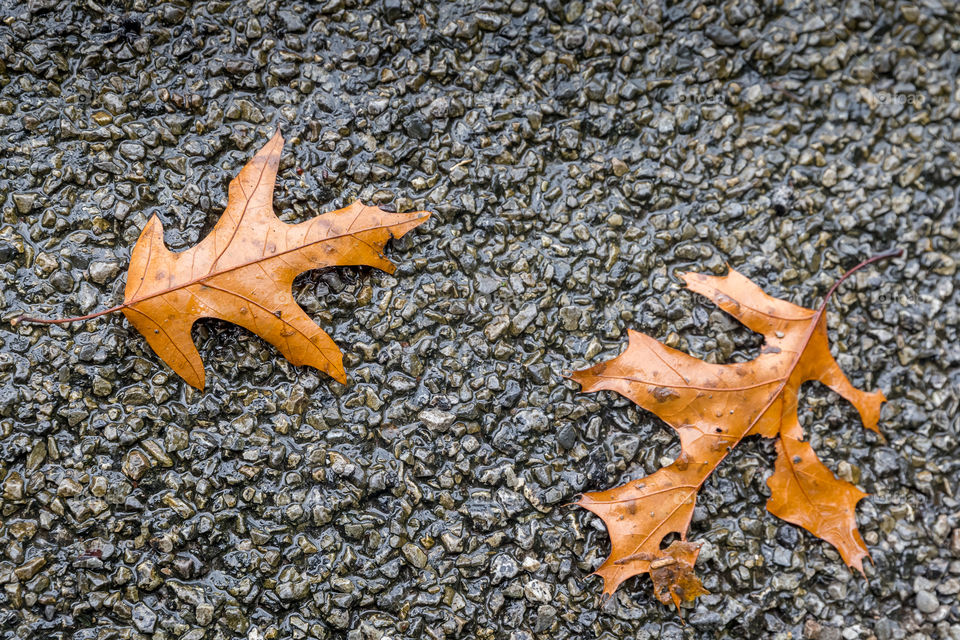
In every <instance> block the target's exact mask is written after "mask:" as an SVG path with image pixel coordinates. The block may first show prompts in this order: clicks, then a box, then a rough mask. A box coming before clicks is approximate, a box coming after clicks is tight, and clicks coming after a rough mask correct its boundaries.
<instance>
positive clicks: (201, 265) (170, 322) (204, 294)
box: [19, 129, 430, 389]
mask: <svg viewBox="0 0 960 640" xmlns="http://www.w3.org/2000/svg"><path fill="white" fill-rule="evenodd" d="M282 149H283V137H282V136H281V135H280V131H279V129H278V130H277V132H276V133H275V134H274V136H273V137H272V138H271V139H270V141H269V142H267V143H266V144H265V145H264V146H263V148H262V149H260V151H258V152H257V154H256V155H255V156H254V157H253V159H251V160H250V161H249V162H248V163H247V164H246V166H245V167H244V168H243V169H242V170H241V171H240V173H239V174H238V175H237V176H236V177H235V178H234V179H233V180H231V181H230V187H229V192H228V200H227V208H226V210H224V212H223V215H222V216H221V217H220V219H219V220H218V221H217V224H216V225H215V226H214V228H213V230H212V231H211V232H210V234H209V235H207V236H206V237H205V238H204V239H203V240H201V241H200V243H199V244H197V245H196V246H194V247H192V248H190V249H187V250H186V251H182V252H180V253H173V252H171V251H169V250H168V249H167V248H166V246H165V245H164V242H163V227H162V225H161V224H160V220H159V218H157V217H156V216H153V217H152V218H150V220H149V222H147V224H146V226H145V227H144V229H143V231H142V232H141V234H140V238H139V239H138V240H137V244H136V245H135V246H134V248H133V254H132V256H131V258H130V267H129V269H128V272H127V284H126V289H125V291H124V300H123V304H121V305H117V306H116V307H113V308H111V309H107V310H104V311H100V312H98V313H93V314H90V315H87V316H81V317H78V318H63V319H57V320H43V319H39V318H20V319H19V321H21V322H44V323H63V322H73V321H78V320H87V319H90V318H94V317H97V316H100V315H103V314H105V313H110V312H113V311H122V312H123V314H124V315H125V316H126V317H127V319H128V320H129V321H130V323H131V324H132V325H133V326H134V327H136V329H137V330H138V331H139V332H140V333H141V334H143V336H144V338H146V340H147V343H148V344H149V345H150V346H151V347H152V348H153V350H154V351H155V352H156V353H157V355H159V356H160V357H161V358H162V359H163V361H164V362H166V363H167V364H168V365H169V366H170V368H171V369H173V370H174V371H176V372H177V373H178V374H179V375H180V376H181V377H182V378H183V379H184V380H186V381H187V382H188V383H189V384H191V385H192V386H194V387H196V388H198V389H203V387H204V382H205V375H204V370H203V361H202V360H201V358H200V353H199V352H198V351H197V349H196V347H195V346H194V344H193V339H192V337H191V335H190V331H191V328H192V327H193V324H194V323H195V322H196V321H197V320H199V319H200V318H219V319H221V320H226V321H228V322H232V323H234V324H238V325H240V326H242V327H245V328H247V329H249V330H250V331H252V332H254V333H255V334H257V335H259V336H260V337H262V338H263V339H264V340H266V341H267V342H269V343H270V344H272V345H273V346H275V347H276V348H277V349H279V350H280V353H282V354H283V356H284V357H285V358H286V359H287V360H289V361H290V362H292V363H293V364H295V365H309V366H311V367H314V368H316V369H319V370H321V371H323V372H325V373H327V374H328V375H330V376H331V377H333V378H334V379H335V380H337V381H339V382H346V379H347V376H346V372H345V371H344V369H343V354H342V353H341V352H340V349H339V348H338V347H337V345H336V344H335V343H334V342H333V340H332V339H331V338H330V336H329V335H327V333H326V332H325V331H324V330H323V329H321V328H320V327H319V326H317V324H316V323H314V322H313V320H311V319H310V317H309V316H308V315H307V314H306V313H305V312H304V311H303V309H301V308H300V306H299V305H298V304H297V303H296V301H295V300H294V299H293V295H292V286H293V280H294V278H296V277H297V276H298V275H300V274H301V273H303V272H305V271H309V270H311V269H319V268H321V267H329V266H334V265H340V266H343V265H368V266H371V267H377V268H379V269H382V270H384V271H387V272H389V273H393V272H394V270H395V267H394V266H393V264H392V263H391V262H390V261H389V260H388V259H387V258H386V257H385V256H384V255H383V249H384V246H385V245H386V243H387V241H388V240H389V239H390V238H399V237H401V236H403V235H404V234H405V233H406V232H408V231H410V230H411V229H413V228H414V227H416V226H418V225H420V224H422V223H423V222H425V221H426V220H427V218H428V217H429V216H430V214H429V213H428V212H426V211H417V212H413V213H390V212H387V211H384V210H382V209H380V208H378V207H368V206H364V205H363V204H361V203H360V202H359V201H356V202H354V203H353V204H351V205H350V206H348V207H345V208H343V209H338V210H337V211H332V212H330V213H324V214H322V215H319V216H317V217H315V218H312V219H310V220H307V221H305V222H301V223H299V224H287V223H285V222H283V221H281V220H280V219H279V218H278V217H277V216H276V214H275V213H274V210H273V190H274V185H275V183H276V178H277V169H278V167H279V165H280V152H281V150H282Z"/></svg>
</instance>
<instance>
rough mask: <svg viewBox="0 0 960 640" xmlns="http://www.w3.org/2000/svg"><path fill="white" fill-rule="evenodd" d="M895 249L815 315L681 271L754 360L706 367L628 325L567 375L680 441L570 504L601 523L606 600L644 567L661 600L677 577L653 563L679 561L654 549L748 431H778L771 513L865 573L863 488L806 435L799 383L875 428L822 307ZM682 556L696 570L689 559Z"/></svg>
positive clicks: (687, 516)
mask: <svg viewBox="0 0 960 640" xmlns="http://www.w3.org/2000/svg"><path fill="white" fill-rule="evenodd" d="M899 254H900V253H899V252H894V253H889V254H883V255H879V256H875V257H874V258H871V259H870V260H867V261H865V262H863V263H861V264H860V265H858V266H857V267H855V268H854V269H852V270H851V271H849V272H848V273H847V274H846V275H844V276H843V278H841V279H840V280H839V281H837V283H836V284H835V285H834V286H833V288H831V289H830V291H829V293H828V294H827V296H826V297H825V298H824V301H823V303H822V304H821V305H820V307H819V309H817V310H812V309H806V308H804V307H800V306H797V305H795V304H792V303H790V302H786V301H784V300H779V299H777V298H773V297H771V296H769V295H767V294H766V293H764V292H763V291H762V290H761V289H760V288H759V287H758V286H757V285H755V284H754V283H753V282H751V281H750V280H748V279H747V278H745V277H744V276H742V275H740V274H739V273H737V272H736V271H734V270H732V269H731V270H730V271H729V273H728V274H727V275H725V276H723V277H715V276H708V275H703V274H697V273H688V274H685V275H684V276H683V279H684V281H685V282H686V285H687V288H689V289H690V290H692V291H695V292H697V293H699V294H701V295H703V296H705V297H706V298H709V299H710V300H712V301H713V302H714V303H716V304H717V305H718V306H719V307H720V308H721V309H723V310H724V311H726V312H727V313H729V314H730V315H732V316H733V317H734V318H736V319H737V320H739V321H740V322H742V323H743V324H744V325H746V326H747V327H749V328H750V329H752V330H753V331H756V332H757V333H760V334H762V335H763V336H764V339H765V344H764V347H763V348H762V350H761V353H760V355H759V356H758V357H757V358H755V359H754V360H751V361H749V362H744V363H737V364H710V363H707V362H704V361H703V360H699V359H697V358H694V357H692V356H689V355H687V354H685V353H683V352H681V351H677V350H676V349H671V348H670V347H667V346H665V345H663V344H661V343H660V342H658V341H657V340H655V339H653V338H651V337H650V336H647V335H644V334H642V333H638V332H636V331H628V333H629V346H628V347H627V349H626V351H624V352H623V353H622V354H621V355H619V356H617V357H616V358H613V359H612V360H609V361H607V362H602V363H600V364H597V365H595V366H593V367H590V368H589V369H584V370H582V371H577V372H575V373H573V374H572V375H571V378H572V379H573V380H574V381H575V382H577V383H579V384H580V385H581V386H582V387H583V391H584V392H592V391H600V390H609V391H616V392H617V393H619V394H621V395H623V396H625V397H627V398H629V399H630V400H632V401H633V402H635V403H637V404H638V405H640V406H641V407H643V408H644V409H647V410H648V411H651V412H652V413H654V414H656V415H657V416H659V417H660V418H661V419H662V420H664V421H665V422H667V423H668V424H669V425H670V426H672V427H673V428H674V429H675V430H676V431H677V434H678V435H679V437H680V445H681V451H680V454H679V456H678V457H677V459H676V460H675V461H674V462H673V463H672V464H670V465H669V466H667V467H664V468H662V469H660V470H659V471H657V472H656V473H654V474H652V475H650V476H647V477H645V478H641V479H639V480H634V481H632V482H629V483H627V484H625V485H622V486H620V487H617V488H615V489H610V490H608V491H597V492H591V493H586V494H584V495H583V496H582V497H581V498H580V500H579V501H578V502H577V503H576V504H578V505H580V506H581V507H584V508H586V509H589V510H590V511H592V512H593V513H595V514H596V515H598V516H599V517H600V518H602V519H603V522H604V524H605V525H606V527H607V532H608V534H609V535H610V541H611V547H612V550H611V552H610V556H609V557H608V558H607V560H606V561H605V562H604V563H603V564H602V565H601V566H600V568H599V569H597V571H596V574H598V575H600V576H601V577H602V578H603V580H604V589H603V591H604V594H605V595H606V596H609V595H612V594H613V593H614V591H616V589H617V587H618V586H619V585H620V584H621V583H622V582H623V581H624V580H626V579H627V578H630V577H632V576H635V575H639V574H643V573H650V574H651V577H653V578H654V586H655V589H656V592H657V596H658V598H659V599H660V600H661V601H663V600H664V594H666V593H668V592H669V591H670V586H669V584H668V585H666V586H665V585H664V580H665V579H669V580H673V579H674V578H672V577H670V576H666V577H665V576H660V577H657V576H656V575H655V573H656V569H657V566H658V565H657V563H658V562H660V561H662V560H663V559H668V560H675V558H674V557H675V556H676V552H675V551H674V552H670V551H669V549H670V547H668V549H667V550H661V543H662V542H663V540H664V538H665V537H666V536H667V535H668V534H671V533H675V534H678V535H679V536H680V541H681V542H683V543H684V544H687V543H686V540H687V532H688V530H689V528H690V520H691V518H692V517H693V509H694V505H695V503H696V497H697V492H698V491H699V489H700V487H701V486H702V485H703V483H704V482H705V481H706V479H707V478H708V477H709V476H710V474H711V473H713V471H714V470H715V469H716V468H717V466H718V465H719V464H720V462H721V461H722V460H723V459H724V458H725V457H726V456H727V454H728V453H729V452H730V451H731V450H732V449H733V448H734V447H735V446H736V445H737V444H738V443H739V442H740V441H741V440H742V439H743V438H745V437H746V436H749V435H760V436H764V437H767V438H774V437H778V438H779V439H778V441H777V452H778V457H777V461H776V468H775V471H774V473H773V475H772V476H771V477H770V478H769V480H768V483H767V484H768V485H769V487H770V490H771V492H772V495H771V496H770V499H769V500H768V502H767V509H768V510H769V511H770V512H771V513H773V514H774V515H776V516H778V517H780V518H782V519H784V520H786V521H788V522H791V523H794V524H797V525H800V526H802V527H804V528H805V529H807V530H808V531H810V532H811V533H813V534H814V535H816V536H818V537H819V538H822V539H824V540H826V541H827V542H829V543H830V544H832V545H833V546H834V547H836V548H837V550H838V551H839V552H840V555H841V556H842V557H843V560H844V561H845V562H846V563H847V564H848V565H849V566H851V567H854V568H856V569H857V570H859V571H860V572H861V573H862V572H863V558H864V557H869V553H868V552H867V548H866V545H865V544H864V542H863V539H862V538H861V537H860V533H859V532H858V531H857V525H856V514H855V509H856V505H857V502H858V501H859V500H860V499H861V498H863V497H864V496H865V495H866V494H864V493H863V492H862V491H860V490H859V489H857V488H856V487H854V486H853V485H852V484H850V483H848V482H846V481H844V480H840V479H838V478H837V477H835V476H834V475H833V473H831V472H830V470H829V469H827V468H826V467H825V466H824V465H823V463H822V462H820V460H819V459H818V458H817V457H816V454H814V452H813V449H812V448H811V447H810V445H809V444H807V443H806V442H803V432H802V430H801V428H800V423H799V420H798V416H797V397H798V393H799V391H800V386H801V385H802V384H803V383H804V382H806V381H808V380H818V381H820V382H822V383H823V384H825V385H827V386H828V387H830V388H831V389H833V390H834V391H836V392H837V393H839V394H840V395H841V396H843V397H844V398H846V399H847V400H849V401H850V402H851V403H852V404H853V405H854V406H855V407H856V408H857V410H858V411H859V412H860V417H861V419H862V421H863V424H864V426H866V427H867V428H868V429H872V430H874V431H878V430H877V422H878V421H879V418H880V407H881V405H882V403H883V402H884V401H885V398H884V396H883V394H882V393H880V392H874V393H865V392H863V391H860V390H858V389H856V388H854V387H853V386H852V385H851V384H850V382H849V381H848V380H847V377H846V376H845V375H844V373H843V371H841V370H840V367H839V365H837V362H836V360H834V359H833V356H832V355H831V354H830V345H829V341H828V338H827V317H826V307H827V303H828V302H829V300H830V297H831V295H832V294H833V292H834V291H835V290H836V288H837V287H838V286H839V285H840V284H841V283H842V282H843V281H844V280H845V279H846V278H847V277H848V276H849V275H851V274H852V273H853V272H854V271H856V270H857V269H859V268H861V267H863V266H865V265H866V264H869V263H871V262H874V261H876V260H880V259H882V258H887V257H891V256H894V255H899ZM878 433H879V432H878ZM674 544H676V543H674ZM672 546H673V545H671V547H672ZM686 560H688V561H689V564H690V566H692V565H693V562H694V561H695V560H696V555H695V554H694V555H693V556H692V557H691V556H689V555H687V556H686ZM684 579H685V580H686V579H687V578H686V576H685V577H684ZM686 588H687V590H688V591H689V588H688V587H686ZM674 602H676V603H678V604H679V601H678V600H677V599H674Z"/></svg>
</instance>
